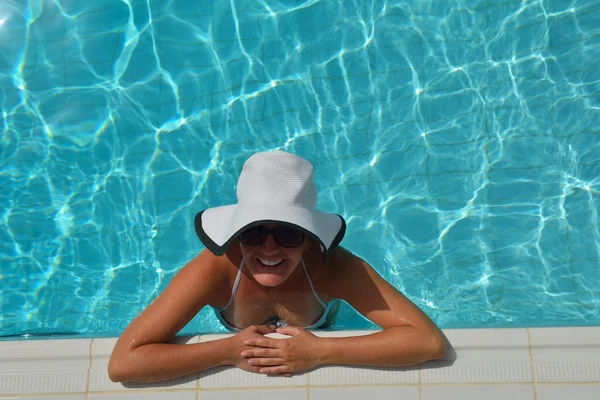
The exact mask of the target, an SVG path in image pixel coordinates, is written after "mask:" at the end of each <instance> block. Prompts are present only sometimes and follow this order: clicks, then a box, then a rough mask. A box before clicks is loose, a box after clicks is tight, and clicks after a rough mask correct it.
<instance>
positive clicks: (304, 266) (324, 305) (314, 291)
mask: <svg viewBox="0 0 600 400" xmlns="http://www.w3.org/2000/svg"><path fill="white" fill-rule="evenodd" d="M300 263H301V264H302V268H304V274H306V278H307V279H308V284H309V285H310V289H311V290H312V292H313V294H314V295H315V297H316V298H317V300H318V301H319V303H321V305H322V306H323V308H327V304H326V303H324V302H323V300H321V298H320V297H319V295H318V294H317V291H316V290H315V287H314V286H313V283H312V280H311V279H310V275H308V270H307V269H306V264H304V258H301V259H300Z"/></svg>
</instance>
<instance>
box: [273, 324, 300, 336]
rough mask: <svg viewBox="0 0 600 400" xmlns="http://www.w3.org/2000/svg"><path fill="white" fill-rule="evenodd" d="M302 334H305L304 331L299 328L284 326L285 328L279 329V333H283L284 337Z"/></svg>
mask: <svg viewBox="0 0 600 400" xmlns="http://www.w3.org/2000/svg"><path fill="white" fill-rule="evenodd" d="M302 332H304V329H302V328H299V327H297V326H284V327H283V328H277V333H281V334H282V335H290V336H295V335H297V334H299V333H302Z"/></svg>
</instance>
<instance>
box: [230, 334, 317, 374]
mask: <svg viewBox="0 0 600 400" xmlns="http://www.w3.org/2000/svg"><path fill="white" fill-rule="evenodd" d="M277 333H281V334H283V335H290V336H291V337H290V338H289V339H269V338H265V337H263V338H251V339H247V340H246V341H244V344H245V345H247V346H251V348H250V349H246V350H244V351H242V352H241V356H242V357H243V358H246V359H248V365H249V366H252V367H255V366H258V367H259V372H260V373H261V374H281V375H285V376H290V373H291V372H298V371H305V370H309V369H311V368H314V367H316V366H317V365H319V362H318V355H319V353H318V346H319V341H320V340H321V339H320V338H318V337H317V336H315V335H313V334H312V333H310V332H308V331H305V330H304V329H302V328H299V327H295V326H286V327H284V328H279V329H277Z"/></svg>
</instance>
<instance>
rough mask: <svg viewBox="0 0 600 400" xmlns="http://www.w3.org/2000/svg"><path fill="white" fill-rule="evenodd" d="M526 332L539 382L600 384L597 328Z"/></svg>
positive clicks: (599, 330)
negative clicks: (529, 339)
mask: <svg viewBox="0 0 600 400" xmlns="http://www.w3.org/2000/svg"><path fill="white" fill-rule="evenodd" d="M529 332H530V335H531V354H532V357H533V361H534V364H535V373H536V380H537V381H538V382H600V327H588V328H532V329H530V330H529ZM599 398H600V397H599Z"/></svg>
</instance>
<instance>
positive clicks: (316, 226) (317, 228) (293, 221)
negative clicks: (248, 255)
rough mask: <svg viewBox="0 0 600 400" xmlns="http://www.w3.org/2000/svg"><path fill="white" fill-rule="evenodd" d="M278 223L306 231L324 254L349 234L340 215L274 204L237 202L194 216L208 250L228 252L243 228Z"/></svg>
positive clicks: (199, 236)
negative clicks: (321, 248)
mask: <svg viewBox="0 0 600 400" xmlns="http://www.w3.org/2000/svg"><path fill="white" fill-rule="evenodd" d="M268 223H276V224H281V225H287V226H291V227H293V228H295V229H298V230H301V231H303V232H304V233H305V234H307V235H308V236H310V237H311V238H312V239H313V240H315V241H316V242H317V243H318V244H320V245H321V246H322V247H323V249H324V253H325V254H329V253H331V251H332V250H333V249H335V248H336V247H337V246H338V245H339V243H340V242H341V241H342V239H343V237H344V234H345V233H346V221H344V218H342V216H340V215H338V214H331V213H325V212H322V211H319V210H307V209H305V208H297V207H285V206H277V205H273V204H268V205H261V204H234V205H228V206H221V207H214V208H209V209H207V210H204V211H201V212H199V213H198V214H196V217H195V218H194V226H195V228H196V234H197V235H198V238H199V239H200V240H201V241H202V243H203V244H204V245H205V246H206V248H207V249H208V250H210V251H211V252H212V253H214V254H215V255H217V256H221V255H223V254H225V252H226V251H227V249H228V248H229V246H230V245H231V243H232V242H233V241H234V240H235V239H236V238H237V236H238V235H239V234H240V233H241V232H243V231H244V230H246V229H248V228H250V227H252V226H256V225H261V224H268Z"/></svg>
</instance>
